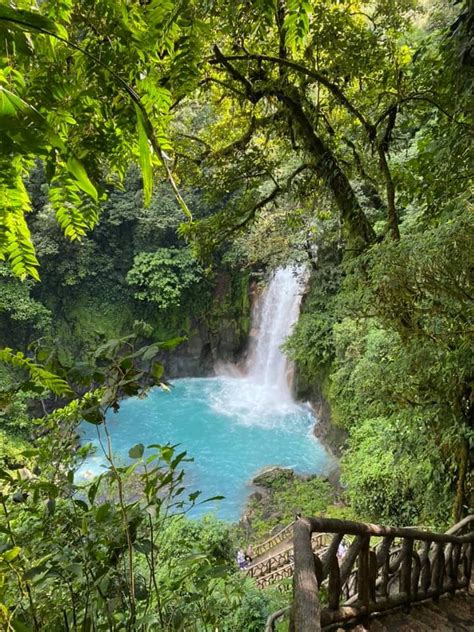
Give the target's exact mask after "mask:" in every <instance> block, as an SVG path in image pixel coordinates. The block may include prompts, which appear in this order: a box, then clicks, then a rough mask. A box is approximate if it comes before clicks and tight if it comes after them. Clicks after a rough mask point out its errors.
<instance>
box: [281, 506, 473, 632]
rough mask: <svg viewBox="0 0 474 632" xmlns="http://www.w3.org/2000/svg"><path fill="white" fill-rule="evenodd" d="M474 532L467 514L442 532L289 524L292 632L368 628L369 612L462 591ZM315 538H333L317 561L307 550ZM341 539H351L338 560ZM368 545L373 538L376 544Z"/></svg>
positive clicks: (308, 521) (310, 521)
mask: <svg viewBox="0 0 474 632" xmlns="http://www.w3.org/2000/svg"><path fill="white" fill-rule="evenodd" d="M473 529H474V514H473V515H470V516H467V517H466V518H465V519H463V520H462V521H461V522H459V523H458V524H456V525H454V527H452V528H451V529H449V530H448V531H447V532H446V533H436V532H433V531H423V530H420V529H416V528H407V527H384V526H379V525H374V524H364V523H359V522H351V521H347V520H334V519H330V518H301V519H300V520H298V521H297V522H295V525H294V569H293V612H292V618H293V620H292V630H294V631H295V632H319V631H320V630H321V629H324V627H325V626H327V625H331V624H334V623H343V622H347V621H350V620H354V621H362V622H367V620H368V618H369V616H370V615H371V614H372V613H374V612H377V613H378V612H383V611H386V610H390V609H393V608H395V607H398V606H401V605H405V606H409V605H410V604H411V603H413V602H416V601H422V600H425V599H433V600H438V599H439V597H440V596H441V595H442V594H444V593H454V592H455V591H456V590H460V589H465V588H467V587H468V586H469V582H470V577H471V572H472V562H473V553H474V530H473ZM314 533H318V534H321V533H326V534H333V535H332V541H331V543H330V545H329V547H328V548H327V550H326V552H325V553H324V554H323V555H319V554H318V553H314V552H313V550H312V546H311V538H312V536H313V534H314ZM348 535H350V536H355V537H354V539H353V541H352V543H351V545H350V546H349V548H348V549H347V550H346V551H345V552H344V554H343V555H342V554H341V553H340V543H341V541H342V539H343V538H344V536H348ZM371 538H376V539H377V543H376V544H375V545H374V544H373V542H371ZM322 585H324V586H326V590H325V591H324V593H325V594H326V595H327V598H325V600H324V603H320V599H319V589H320V588H321V586H322Z"/></svg>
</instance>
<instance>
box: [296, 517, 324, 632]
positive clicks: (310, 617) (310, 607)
mask: <svg viewBox="0 0 474 632" xmlns="http://www.w3.org/2000/svg"><path fill="white" fill-rule="evenodd" d="M293 533H294V536H293V537H294V540H293V541H294V544H293V550H294V555H295V566H294V574H293V622H292V625H293V629H294V630H295V632H320V630H321V609H320V606H319V596H318V589H319V586H318V582H317V580H316V568H315V564H314V557H313V549H312V547H311V524H310V522H309V521H308V520H305V519H304V518H300V519H299V520H297V521H296V523H295V525H294V531H293Z"/></svg>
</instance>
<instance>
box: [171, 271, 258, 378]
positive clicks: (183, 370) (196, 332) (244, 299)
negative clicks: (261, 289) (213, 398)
mask: <svg viewBox="0 0 474 632" xmlns="http://www.w3.org/2000/svg"><path fill="white" fill-rule="evenodd" d="M253 285H254V284H253V283H252V282H251V281H250V278H249V276H248V275H240V276H237V277H233V276H232V275H231V274H230V273H225V272H221V273H220V274H219V275H218V278H217V280H216V284H215V289H214V292H213V297H212V302H211V305H210V306H209V308H208V309H207V310H205V311H203V313H201V314H199V316H196V317H192V318H191V319H190V322H189V323H188V325H187V327H186V329H187V332H186V333H187V338H188V339H187V341H186V342H184V343H182V344H181V345H179V346H178V347H176V348H175V349H173V351H170V352H168V353H166V354H164V355H163V361H164V364H165V367H166V374H167V377H170V378H173V377H175V378H176V377H198V376H199V377H202V376H209V375H213V374H214V367H215V366H216V364H218V363H219V362H221V363H233V364H236V363H237V362H238V361H239V360H240V359H241V357H242V355H243V354H244V352H245V349H246V348H247V343H248V336H249V333H250V311H251V294H252V292H253Z"/></svg>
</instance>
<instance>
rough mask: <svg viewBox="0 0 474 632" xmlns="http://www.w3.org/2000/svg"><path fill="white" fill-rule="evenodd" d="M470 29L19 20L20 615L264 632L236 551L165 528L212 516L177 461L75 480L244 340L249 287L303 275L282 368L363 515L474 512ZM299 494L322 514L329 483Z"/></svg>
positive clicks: (337, 4)
mask: <svg viewBox="0 0 474 632" xmlns="http://www.w3.org/2000/svg"><path fill="white" fill-rule="evenodd" d="M473 12H474V5H473V3H472V1H471V0H457V1H453V2H449V1H448V0H446V1H444V0H433V1H431V0H427V1H424V2H421V1H420V2H418V1H417V0H396V1H394V2H387V1H386V0H368V1H367V2H362V1H358V0H342V1H341V0H282V1H280V0H278V1H276V0H237V1H236V2H232V3H229V2H223V1H222V2H221V1H219V0H217V1H214V2H204V3H203V2H195V1H193V0H150V1H147V2H142V1H141V0H133V1H131V2H127V3H124V2H122V1H121V0H93V1H91V2H87V3H84V2H80V1H79V0H62V1H61V2H57V1H55V0H45V1H43V2H41V3H37V2H36V1H33V0H19V1H18V2H16V3H13V2H11V3H10V2H3V3H2V4H1V6H0V34H1V43H0V57H1V66H0V132H1V133H0V166H1V170H0V171H1V176H0V191H1V206H0V259H1V264H0V265H1V268H0V283H1V285H0V337H1V342H2V344H3V345H4V347H5V348H3V349H2V350H1V351H0V362H1V364H2V373H1V374H0V380H1V384H0V387H1V389H0V390H1V393H0V400H1V415H0V433H1V435H0V440H1V441H2V445H1V446H0V461H1V469H0V516H1V522H0V626H2V627H3V628H5V629H7V630H17V631H18V630H20V631H30V630H34V631H35V632H36V631H37V630H43V629H44V630H51V631H53V630H62V629H64V630H148V629H149V630H176V629H186V630H206V629H211V628H212V629H216V628H218V629H220V630H229V631H230V630H242V631H244V630H245V631H248V630H252V629H255V630H257V629H261V628H262V624H263V621H264V619H265V616H266V614H267V613H268V612H269V610H270V609H271V608H272V607H275V605H276V604H277V602H278V599H279V598H276V597H275V596H274V595H271V594H270V595H266V594H265V593H261V592H256V590H255V589H254V587H253V586H252V585H251V584H249V583H247V582H246V581H244V580H243V579H242V577H241V576H240V575H239V574H238V573H236V572H235V569H234V568H232V564H231V563H230V558H229V550H231V549H232V547H233V546H235V542H233V540H232V533H230V532H229V531H228V529H227V527H226V526H225V525H222V524H220V523H218V522H215V521H213V520H211V519H209V520H206V521H204V522H203V523H194V522H190V521H188V520H186V518H185V516H184V515H178V516H176V515H174V516H172V515H171V514H176V513H178V514H185V513H186V510H187V508H189V507H190V506H192V505H193V504H195V503H196V502H200V500H201V499H200V497H199V496H198V495H197V494H196V493H195V492H192V491H190V490H187V489H186V486H185V485H184V484H183V476H184V474H183V468H184V467H185V463H186V455H185V454H184V453H177V452H176V449H175V447H173V446H166V445H165V446H150V447H149V449H147V450H146V449H145V447H144V446H141V445H138V446H133V447H131V450H130V459H131V465H128V466H122V465H118V464H117V463H115V460H114V457H113V451H112V448H111V446H110V444H109V443H108V441H107V440H106V441H105V443H104V453H105V455H106V457H107V460H108V469H107V470H106V471H105V472H104V474H103V475H102V476H101V477H99V478H98V479H96V480H94V481H93V482H91V483H89V484H87V483H83V484H78V483H77V482H75V480H76V479H75V472H76V471H77V468H78V467H79V466H80V464H81V462H82V461H83V459H84V458H85V456H86V455H87V447H79V445H78V442H77V437H76V432H77V426H78V423H79V421H80V420H81V419H84V420H86V421H88V422H89V423H92V424H96V425H97V426H98V427H99V426H100V427H102V428H103V430H104V431H105V436H107V424H106V422H105V416H106V413H107V411H109V410H114V409H116V408H117V407H118V406H120V399H121V398H122V397H124V396H128V395H140V396H142V395H143V396H144V395H146V391H147V389H148V388H150V387H151V386H153V385H158V386H159V385H161V387H163V388H166V387H167V383H166V379H165V377H164V376H165V373H164V371H165V367H163V364H162V359H163V352H166V353H168V351H169V348H170V347H173V346H174V345H176V344H178V342H179V341H180V340H181V338H182V336H185V335H188V334H189V333H190V332H191V331H192V329H193V327H195V322H196V318H200V319H201V321H203V322H205V325H206V327H207V329H208V330H209V331H210V332H211V334H212V335H215V334H216V332H218V331H219V328H220V327H222V324H223V323H224V322H225V323H226V326H227V325H228V323H231V324H232V327H234V328H235V329H238V338H239V339H241V338H242V335H243V334H245V333H248V330H249V322H248V307H249V305H248V283H249V274H251V273H255V272H257V273H259V274H260V273H261V272H262V271H264V270H266V269H267V268H271V267H275V266H277V265H281V264H287V263H288V262H295V263H298V264H301V263H304V264H305V265H307V266H308V269H309V270H310V279H309V282H308V293H307V295H306V297H305V301H304V306H303V313H302V315H301V318H300V320H299V323H298V325H297V327H296V328H295V330H294V332H293V335H292V336H291V337H290V339H289V340H288V342H287V344H286V351H287V353H288V355H289V356H290V357H291V358H293V359H294V360H295V361H296V362H297V367H298V371H299V383H300V386H301V389H302V391H303V390H304V392H305V396H309V397H311V396H312V395H314V394H315V393H318V394H320V393H321V392H323V394H324V396H325V397H326V399H327V400H328V401H329V403H330V405H331V409H332V415H333V419H334V421H335V423H337V424H339V425H340V426H342V427H343V428H344V429H345V430H346V432H347V436H348V439H347V443H346V445H345V446H343V449H344V456H343V459H342V482H343V485H344V487H345V496H346V500H347V502H348V503H350V511H351V512H353V513H355V514H356V515H357V516H359V517H360V518H362V519H370V520H378V521H386V522H392V523H396V524H413V523H419V524H420V523H424V524H431V525H435V526H446V525H447V523H448V522H450V521H451V520H452V519H457V518H459V516H460V515H462V514H463V513H465V512H466V511H468V510H469V506H470V505H471V504H472V492H471V484H472V480H471V477H472V447H471V446H472V441H473V427H474V402H473V381H474V365H473V356H472V342H473V337H472V334H473V331H472V322H473V289H472V287H473V286H472V269H473V264H474V262H473V260H472V257H473V253H474V251H473V248H472V243H473V237H474V235H473V232H474V230H473V229H474V225H473V219H472V210H473V209H472V165H473V160H472V158H473V156H472V131H473V124H474V122H473V119H472V113H473V111H474V108H473V107H472V106H473V100H472V94H473V90H472V88H473V74H472V67H473V61H474V51H473V44H472V28H473V23H474V13H473ZM137 167H138V169H139V171H138V169H137ZM92 229H94V230H92ZM91 231H92V232H91ZM39 272H41V278H42V281H41V283H38V280H39ZM201 321H200V322H201ZM132 331H134V333H133V334H130V332H132ZM126 334H128V335H126ZM211 337H212V336H211ZM168 338H171V340H168ZM309 487H311V486H309ZM307 490H308V486H305V487H304V489H303V488H301V489H298V494H300V495H301V497H302V498H304V499H305V506H308V507H309V508H310V510H314V511H317V510H318V508H319V507H320V506H321V507H322V506H323V505H324V504H325V503H326V492H327V489H326V485H325V484H322V483H321V481H317V482H315V483H314V503H313V502H312V501H311V499H308V498H307ZM280 492H281V494H280V496H279V498H280V500H281V503H282V507H281V511H282V514H284V515H286V514H285V511H287V510H288V507H289V503H290V502H293V498H292V497H291V495H292V492H291V491H290V490H289V489H286V488H285V489H282V490H280ZM280 601H281V598H280ZM275 609H276V608H275Z"/></svg>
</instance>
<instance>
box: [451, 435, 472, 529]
mask: <svg viewBox="0 0 474 632" xmlns="http://www.w3.org/2000/svg"><path fill="white" fill-rule="evenodd" d="M459 457H460V460H459V474H458V481H457V485H456V497H455V499H454V507H453V520H454V522H459V520H461V518H462V508H463V505H464V499H465V495H466V494H465V492H466V489H465V488H466V476H467V472H468V463H469V443H468V442H467V441H465V440H464V441H463V443H462V446H461V450H460V455H459Z"/></svg>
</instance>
